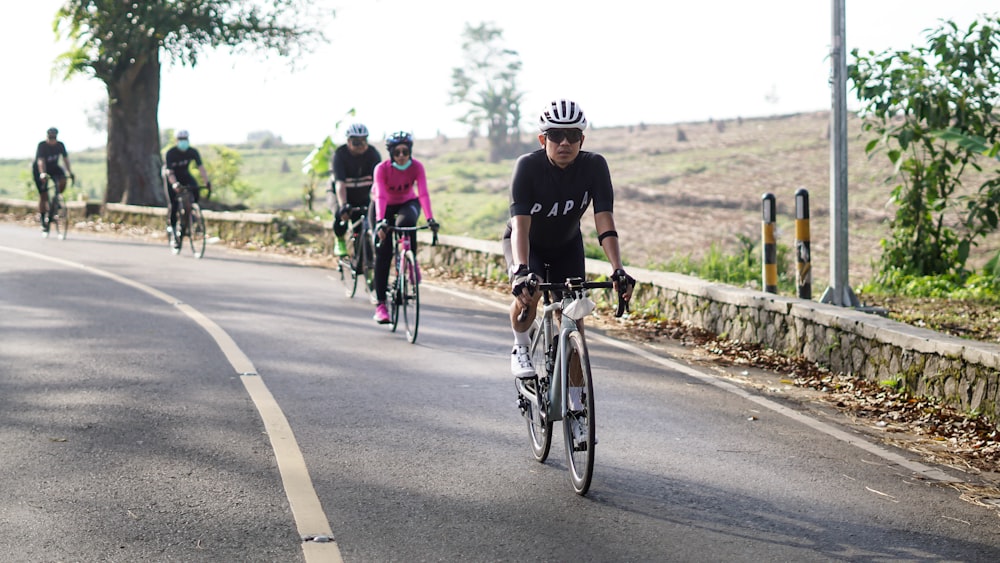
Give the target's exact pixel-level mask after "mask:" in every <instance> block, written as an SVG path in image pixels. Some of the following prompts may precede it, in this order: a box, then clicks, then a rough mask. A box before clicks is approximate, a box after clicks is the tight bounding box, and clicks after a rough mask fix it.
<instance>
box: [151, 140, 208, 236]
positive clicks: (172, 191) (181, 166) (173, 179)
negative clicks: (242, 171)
mask: <svg viewBox="0 0 1000 563" xmlns="http://www.w3.org/2000/svg"><path fill="white" fill-rule="evenodd" d="M192 163H193V164H194V165H195V166H197V167H198V173H199V174H201V179H202V181H204V182H205V187H206V188H207V189H208V192H209V193H212V182H209V181H208V172H207V171H205V165H204V164H202V162H201V154H199V153H198V149H195V148H193V147H191V141H190V136H189V135H188V132H187V131H186V130H184V129H181V130H180V131H178V132H177V145H176V146H174V147H172V148H171V149H170V150H168V151H167V155H166V157H165V158H164V164H163V174H164V177H165V178H166V182H167V209H169V210H170V219H169V223H168V225H167V230H168V231H170V232H171V233H173V232H176V230H177V206H175V205H174V199H175V198H176V197H177V194H179V193H180V190H181V189H183V187H184V186H188V187H190V188H192V189H191V194H192V200H193V201H194V202H195V203H198V197H199V194H198V182H196V181H195V180H194V177H193V176H191V164H192ZM180 245H181V239H180V237H174V248H180Z"/></svg>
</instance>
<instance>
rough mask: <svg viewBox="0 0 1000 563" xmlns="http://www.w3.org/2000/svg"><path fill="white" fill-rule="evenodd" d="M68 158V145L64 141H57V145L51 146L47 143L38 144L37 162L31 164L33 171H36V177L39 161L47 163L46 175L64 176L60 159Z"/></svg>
mask: <svg viewBox="0 0 1000 563" xmlns="http://www.w3.org/2000/svg"><path fill="white" fill-rule="evenodd" d="M60 156H61V157H63V158H66V156H67V153H66V145H64V144H63V143H62V141H56V142H55V144H52V145H50V144H49V143H47V142H46V141H42V142H40V143H38V148H37V149H35V160H33V161H32V162H31V169H32V170H33V171H34V176H36V177H37V176H38V159H42V160H44V161H45V173H46V174H49V175H51V176H54V177H62V176H64V173H63V169H62V167H61V166H59V157H60Z"/></svg>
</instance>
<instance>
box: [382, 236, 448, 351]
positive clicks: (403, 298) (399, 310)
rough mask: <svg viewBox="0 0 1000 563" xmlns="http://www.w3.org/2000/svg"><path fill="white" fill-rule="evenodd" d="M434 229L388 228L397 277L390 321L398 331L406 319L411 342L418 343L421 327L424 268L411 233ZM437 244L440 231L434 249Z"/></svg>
mask: <svg viewBox="0 0 1000 563" xmlns="http://www.w3.org/2000/svg"><path fill="white" fill-rule="evenodd" d="M430 228H431V226H430V225H423V226H419V227H397V226H394V225H389V226H387V227H386V229H387V230H389V231H390V232H391V233H392V245H393V255H392V263H393V265H394V266H393V269H392V270H391V271H392V273H393V274H394V276H395V277H394V279H393V280H392V281H391V283H390V284H389V295H388V298H389V303H388V305H389V319H390V323H391V325H392V331H393V332H396V326H397V325H398V324H399V319H400V317H402V319H403V325H404V326H406V339H407V340H408V341H410V342H411V343H413V342H416V341H417V328H418V327H419V326H420V268H419V265H418V264H417V255H416V253H414V252H413V249H412V248H410V233H412V232H414V231H419V230H422V229H430ZM437 241H438V235H437V231H434V239H433V241H432V242H431V246H434V245H436V244H437ZM384 242H388V241H384Z"/></svg>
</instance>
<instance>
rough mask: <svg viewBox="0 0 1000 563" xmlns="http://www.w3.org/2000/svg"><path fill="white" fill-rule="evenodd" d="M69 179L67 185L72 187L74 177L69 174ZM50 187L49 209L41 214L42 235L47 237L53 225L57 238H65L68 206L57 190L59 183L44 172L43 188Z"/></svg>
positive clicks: (67, 227)
mask: <svg viewBox="0 0 1000 563" xmlns="http://www.w3.org/2000/svg"><path fill="white" fill-rule="evenodd" d="M69 179H70V186H69V187H72V186H73V184H75V183H76V177H75V176H73V175H72V174H70V175H69ZM50 188H51V190H52V191H51V192H50V193H49V209H48V211H46V212H45V215H44V216H42V236H44V237H46V238H48V236H49V232H50V231H51V230H52V228H53V227H55V230H56V236H57V237H59V240H66V234H67V233H68V232H69V207H68V206H67V205H66V203H65V202H64V201H63V198H62V193H60V192H59V184H58V183H56V181H55V180H54V179H53V178H52V176H50V175H48V174H46V175H45V190H46V191H48V190H49V189H50Z"/></svg>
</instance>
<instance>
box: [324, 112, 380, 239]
mask: <svg viewBox="0 0 1000 563" xmlns="http://www.w3.org/2000/svg"><path fill="white" fill-rule="evenodd" d="M381 160H382V155H380V154H379V153H378V150H376V149H375V147H373V146H370V145H369V144H368V128H367V127H365V126H364V125H363V124H361V123H355V124H353V125H351V126H350V127H348V128H347V144H344V145H341V146H339V147H337V150H335V151H333V157H332V158H331V159H330V173H331V176H332V179H331V180H330V187H329V189H327V191H326V199H327V205H329V206H330V211H332V212H333V234H334V235H335V236H336V237H337V248H336V254H337V256H346V255H347V245H346V244H345V243H344V235H345V234H347V226H348V224H350V222H351V221H357V220H358V218H360V217H361V214H362V213H363V212H364V210H362V209H359V208H360V207H367V206H368V204H369V203H371V191H372V182H373V179H374V175H375V166H377V165H378V163H379V162H380V161H381Z"/></svg>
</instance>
